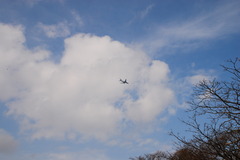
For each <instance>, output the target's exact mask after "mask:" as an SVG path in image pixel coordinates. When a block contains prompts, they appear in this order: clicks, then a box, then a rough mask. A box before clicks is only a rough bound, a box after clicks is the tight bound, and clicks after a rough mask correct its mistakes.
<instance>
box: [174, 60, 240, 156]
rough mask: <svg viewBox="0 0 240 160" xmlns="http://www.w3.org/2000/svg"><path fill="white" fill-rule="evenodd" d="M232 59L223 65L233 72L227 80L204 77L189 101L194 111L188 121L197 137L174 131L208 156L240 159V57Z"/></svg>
mask: <svg viewBox="0 0 240 160" xmlns="http://www.w3.org/2000/svg"><path fill="white" fill-rule="evenodd" d="M228 62H229V64H230V66H222V67H223V68H224V70H225V71H226V73H228V75H229V77H226V78H229V79H228V80H227V81H218V80H216V79H214V80H209V81H207V80H203V81H201V82H200V83H199V84H197V85H196V86H195V88H194V92H193V94H192V96H191V101H190V102H189V104H190V105H191V109H190V112H191V113H193V114H192V116H191V117H190V121H184V123H185V124H186V125H188V126H189V128H190V129H189V131H190V132H192V133H193V138H192V139H191V140H186V139H185V138H184V137H181V136H179V135H176V134H173V133H171V134H172V135H173V136H175V137H176V138H177V139H178V140H179V141H180V142H181V143H182V144H184V146H187V147H189V148H191V149H194V150H195V152H199V153H202V154H204V155H207V156H209V157H208V159H211V158H213V159H226V160H237V159H240V66H239V62H240V59H239V58H236V59H235V60H229V61H228ZM204 119H207V120H208V121H205V122H203V121H204Z"/></svg>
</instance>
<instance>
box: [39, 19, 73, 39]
mask: <svg viewBox="0 0 240 160" xmlns="http://www.w3.org/2000/svg"><path fill="white" fill-rule="evenodd" d="M37 28H39V29H40V30H42V31H43V33H44V34H45V35H46V36H47V37H49V38H57V37H67V36H68V35H70V33H71V32H70V29H69V25H68V23H67V22H60V23H58V24H55V25H54V24H53V25H46V24H43V23H38V25H37Z"/></svg>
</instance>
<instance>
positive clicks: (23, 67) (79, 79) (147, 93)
mask: <svg viewBox="0 0 240 160" xmlns="http://www.w3.org/2000/svg"><path fill="white" fill-rule="evenodd" d="M0 35H1V36H0V42H1V43H0V55H1V57H2V58H1V59H0V64H1V65H2V67H3V68H4V69H3V70H1V71H0V87H1V90H3V91H4V92H1V93H0V100H1V101H3V102H4V103H5V104H6V105H7V106H8V113H7V114H8V115H12V116H14V117H15V118H16V119H17V120H18V121H19V123H20V125H21V129H22V130H23V131H25V132H26V133H29V134H30V136H31V137H32V138H33V139H38V138H59V139H63V138H67V139H76V138H81V139H88V138H95V139H98V140H101V141H105V140H108V139H109V138H111V137H113V136H114V135H120V134H121V133H122V130H123V129H124V128H125V127H126V126H127V124H128V123H129V122H130V123H134V124H138V123H148V122H152V121H154V120H156V119H157V117H158V116H159V114H160V113H162V112H163V111H164V110H166V109H167V108H168V106H169V104H170V103H172V102H173V101H174V92H173V91H172V90H171V89H170V88H169V87H168V74H169V72H170V70H169V68H168V65H167V64H166V63H164V62H162V61H159V60H154V61H152V60H151V59H150V58H149V57H148V56H147V55H146V54H145V53H144V52H142V51H141V50H138V49H133V48H129V47H127V46H126V45H124V44H122V43H120V42H118V41H113V40H112V39H111V38H110V37H108V36H104V37H98V36H94V35H90V34H76V35H73V36H72V37H70V38H67V39H65V50H64V54H63V56H62V58H61V60H60V62H59V63H54V62H52V61H51V60H50V58H49V57H50V54H51V53H50V52H49V51H47V50H44V49H41V48H38V49H33V50H30V49H28V48H26V47H25V46H24V42H25V36H24V34H23V27H21V26H11V25H6V24H0ZM119 78H127V79H128V81H129V85H122V84H120V82H119ZM125 129H126V128H125Z"/></svg>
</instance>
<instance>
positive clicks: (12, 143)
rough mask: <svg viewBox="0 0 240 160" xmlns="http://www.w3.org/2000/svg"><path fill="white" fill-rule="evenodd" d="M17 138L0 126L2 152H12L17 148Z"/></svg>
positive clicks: (0, 148)
mask: <svg viewBox="0 0 240 160" xmlns="http://www.w3.org/2000/svg"><path fill="white" fill-rule="evenodd" d="M17 145H18V142H17V140H16V139H15V138H14V137H13V136H11V135H10V134H9V133H8V132H7V131H5V130H4V129H1V128H0V154H11V153H12V152H14V151H15V150H16V148H17Z"/></svg>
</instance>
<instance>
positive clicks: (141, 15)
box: [139, 4, 154, 19]
mask: <svg viewBox="0 0 240 160" xmlns="http://www.w3.org/2000/svg"><path fill="white" fill-rule="evenodd" d="M153 7H154V4H150V5H149V6H147V8H145V9H144V10H143V11H141V12H140V14H139V15H140V18H141V19H143V18H145V17H146V16H147V15H148V14H149V12H150V11H151V10H152V8H153Z"/></svg>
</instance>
